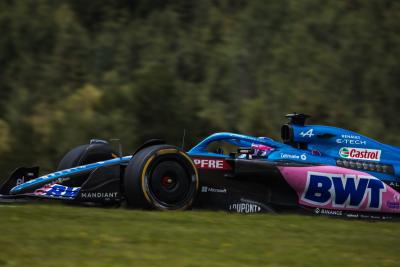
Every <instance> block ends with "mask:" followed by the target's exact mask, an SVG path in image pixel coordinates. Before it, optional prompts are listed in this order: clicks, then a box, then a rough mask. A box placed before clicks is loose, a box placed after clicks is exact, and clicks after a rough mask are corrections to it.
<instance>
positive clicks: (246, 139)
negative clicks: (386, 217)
mask: <svg viewBox="0 0 400 267" xmlns="http://www.w3.org/2000/svg"><path fill="white" fill-rule="evenodd" d="M283 130H284V132H285V133H284V136H283V139H284V143H281V142H277V141H274V140H272V139H270V138H267V137H252V136H248V135H241V134H234V133H216V134H213V135H211V136H209V137H207V138H205V139H204V140H203V141H201V142H200V143H198V144H197V145H196V146H195V147H193V148H192V149H191V150H189V151H188V154H189V155H190V156H191V157H219V158H227V157H229V155H225V154H222V153H216V152H212V151H209V150H207V147H208V146H209V145H210V144H211V143H213V142H218V141H225V142H227V143H229V144H231V145H234V146H237V147H252V146H253V145H264V146H268V147H271V148H272V149H271V150H270V151H269V152H268V154H267V155H265V156H264V157H262V158H261V159H263V160H266V161H274V162H298V163H302V164H310V165H331V166H341V167H348V168H352V169H356V170H360V171H363V172H367V173H370V174H371V175H373V176H375V177H377V178H379V179H381V180H383V181H386V182H388V183H396V184H398V183H400V178H399V177H400V148H398V147H395V146H390V145H386V144H382V143H379V142H377V141H375V140H372V139H370V138H368V137H365V136H363V135H360V134H358V133H355V132H352V131H349V130H344V129H340V128H336V127H330V126H319V125H297V124H287V125H284V129H283ZM343 150H347V153H348V151H349V150H350V151H351V150H355V151H372V152H374V153H375V154H374V155H375V157H376V158H375V159H356V160H353V159H347V158H346V157H345V155H346V154H345V153H342V151H343ZM343 155H344V156H343ZM132 157H133V156H125V157H121V158H115V159H111V160H106V161H102V162H96V163H92V164H88V165H84V166H78V167H75V168H71V169H67V170H63V171H58V172H54V173H51V174H48V175H45V176H41V177H38V178H36V179H33V180H31V181H29V182H26V183H24V184H21V185H18V186H16V187H14V188H12V190H11V191H10V193H11V194H20V193H23V192H27V191H28V190H29V189H32V188H38V187H40V186H43V185H46V184H49V183H54V182H56V181H57V179H59V178H62V177H66V176H71V175H75V174H79V173H85V172H89V171H92V170H94V169H96V168H99V167H102V166H110V165H117V164H123V163H127V162H129V161H130V160H131V158H132Z"/></svg>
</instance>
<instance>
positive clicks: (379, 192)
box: [0, 114, 400, 219]
mask: <svg viewBox="0 0 400 267" xmlns="http://www.w3.org/2000/svg"><path fill="white" fill-rule="evenodd" d="M287 117H289V119H290V121H289V122H288V123H287V124H284V125H283V126H282V129H281V136H282V140H283V142H277V141H274V140H272V139H270V138H267V137H252V136H247V135H240V134H234V133H216V134H213V135H211V136H209V137H207V138H205V139H204V140H202V141H201V142H200V143H198V144H197V145H196V146H194V147H193V148H192V149H190V150H189V151H187V152H184V151H183V150H182V149H181V148H178V147H176V146H172V145H167V144H164V143H163V142H162V141H159V140H152V141H149V142H147V143H145V144H143V145H142V146H141V147H139V148H138V149H137V151H136V152H135V153H133V155H131V156H122V155H120V153H116V152H115V151H113V149H112V148H111V145H109V144H108V143H107V142H105V141H101V140H92V141H91V142H90V144H87V145H82V146H78V147H76V148H74V149H72V150H71V151H70V152H68V153H67V154H66V155H65V156H64V158H63V159H62V160H61V162H60V163H59V165H58V168H57V170H56V171H55V172H53V173H50V174H47V175H44V176H39V175H38V173H39V168H38V167H33V168H26V167H22V168H18V169H17V170H15V171H14V172H13V173H12V175H11V176H10V177H9V178H8V179H6V180H5V181H4V182H3V184H2V185H1V186H0V202H5V203H9V202H18V201H21V202H22V201H31V200H33V199H53V200H61V201H67V202H74V203H82V204H84V203H98V204H100V205H108V204H110V205H119V204H124V205H127V206H129V207H135V208H152V209H159V210H177V209H189V208H195V209H196V208H204V209H211V210H226V211H233V212H240V213H257V212H281V211H282V212H284V211H293V212H308V213H312V214H318V215H331V216H344V217H350V218H351V217H354V218H370V219H395V218H399V216H398V215H399V214H400V193H399V190H400V148H398V147H395V146H390V145H386V144H382V143H379V142H377V141H375V140H372V139H370V138H368V137H365V136H363V135H361V134H358V133H355V132H352V131H349V130H344V129H339V128H335V127H330V126H319V125H306V124H305V122H306V119H307V118H308V116H307V115H304V114H289V115H287Z"/></svg>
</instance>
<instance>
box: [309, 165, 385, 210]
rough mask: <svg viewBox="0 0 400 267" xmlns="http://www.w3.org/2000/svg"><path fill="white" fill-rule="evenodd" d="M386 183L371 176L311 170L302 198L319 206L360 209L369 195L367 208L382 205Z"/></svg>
mask: <svg viewBox="0 0 400 267" xmlns="http://www.w3.org/2000/svg"><path fill="white" fill-rule="evenodd" d="M383 192H386V186H385V184H384V183H383V182H382V181H380V180H378V179H376V178H374V177H371V176H361V175H352V174H348V175H343V174H331V173H318V172H309V173H308V176H307V184H306V188H305V191H304V193H303V194H302V196H301V200H302V201H304V202H307V203H310V204H313V205H317V206H325V205H328V204H330V203H332V206H333V207H337V208H354V209H358V208H360V206H361V205H362V204H363V203H364V201H365V199H366V198H367V197H368V204H367V209H372V210H377V209H380V208H381V206H382V193H383Z"/></svg>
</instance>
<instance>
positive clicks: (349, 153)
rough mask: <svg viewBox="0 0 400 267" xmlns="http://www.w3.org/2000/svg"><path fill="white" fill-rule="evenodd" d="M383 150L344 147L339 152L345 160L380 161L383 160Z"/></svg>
mask: <svg viewBox="0 0 400 267" xmlns="http://www.w3.org/2000/svg"><path fill="white" fill-rule="evenodd" d="M381 152H382V151H381V150H377V149H367V148H355V147H342V148H341V149H340V150H339V155H340V157H342V158H345V159H362V160H374V161H379V160H380V159H381Z"/></svg>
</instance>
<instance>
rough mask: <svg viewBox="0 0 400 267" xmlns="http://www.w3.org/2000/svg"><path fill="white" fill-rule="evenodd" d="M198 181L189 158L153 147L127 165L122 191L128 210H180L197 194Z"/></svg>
mask: <svg viewBox="0 0 400 267" xmlns="http://www.w3.org/2000/svg"><path fill="white" fill-rule="evenodd" d="M198 186H199V179H198V174H197V170H196V168H195V166H194V164H193V161H192V160H191V159H190V157H189V156H188V155H187V154H186V153H185V152H183V151H182V150H180V149H179V148H177V147H174V146H170V145H155V146H151V147H147V148H144V149H143V150H140V151H139V152H138V153H137V154H135V155H134V157H133V158H132V159H131V161H130V162H129V164H128V166H127V168H126V170H125V175H124V191H125V196H126V200H127V204H128V206H129V207H136V208H153V209H159V210H184V209H188V208H190V207H191V205H192V204H193V201H194V200H195V197H196V195H197V191H198Z"/></svg>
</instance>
